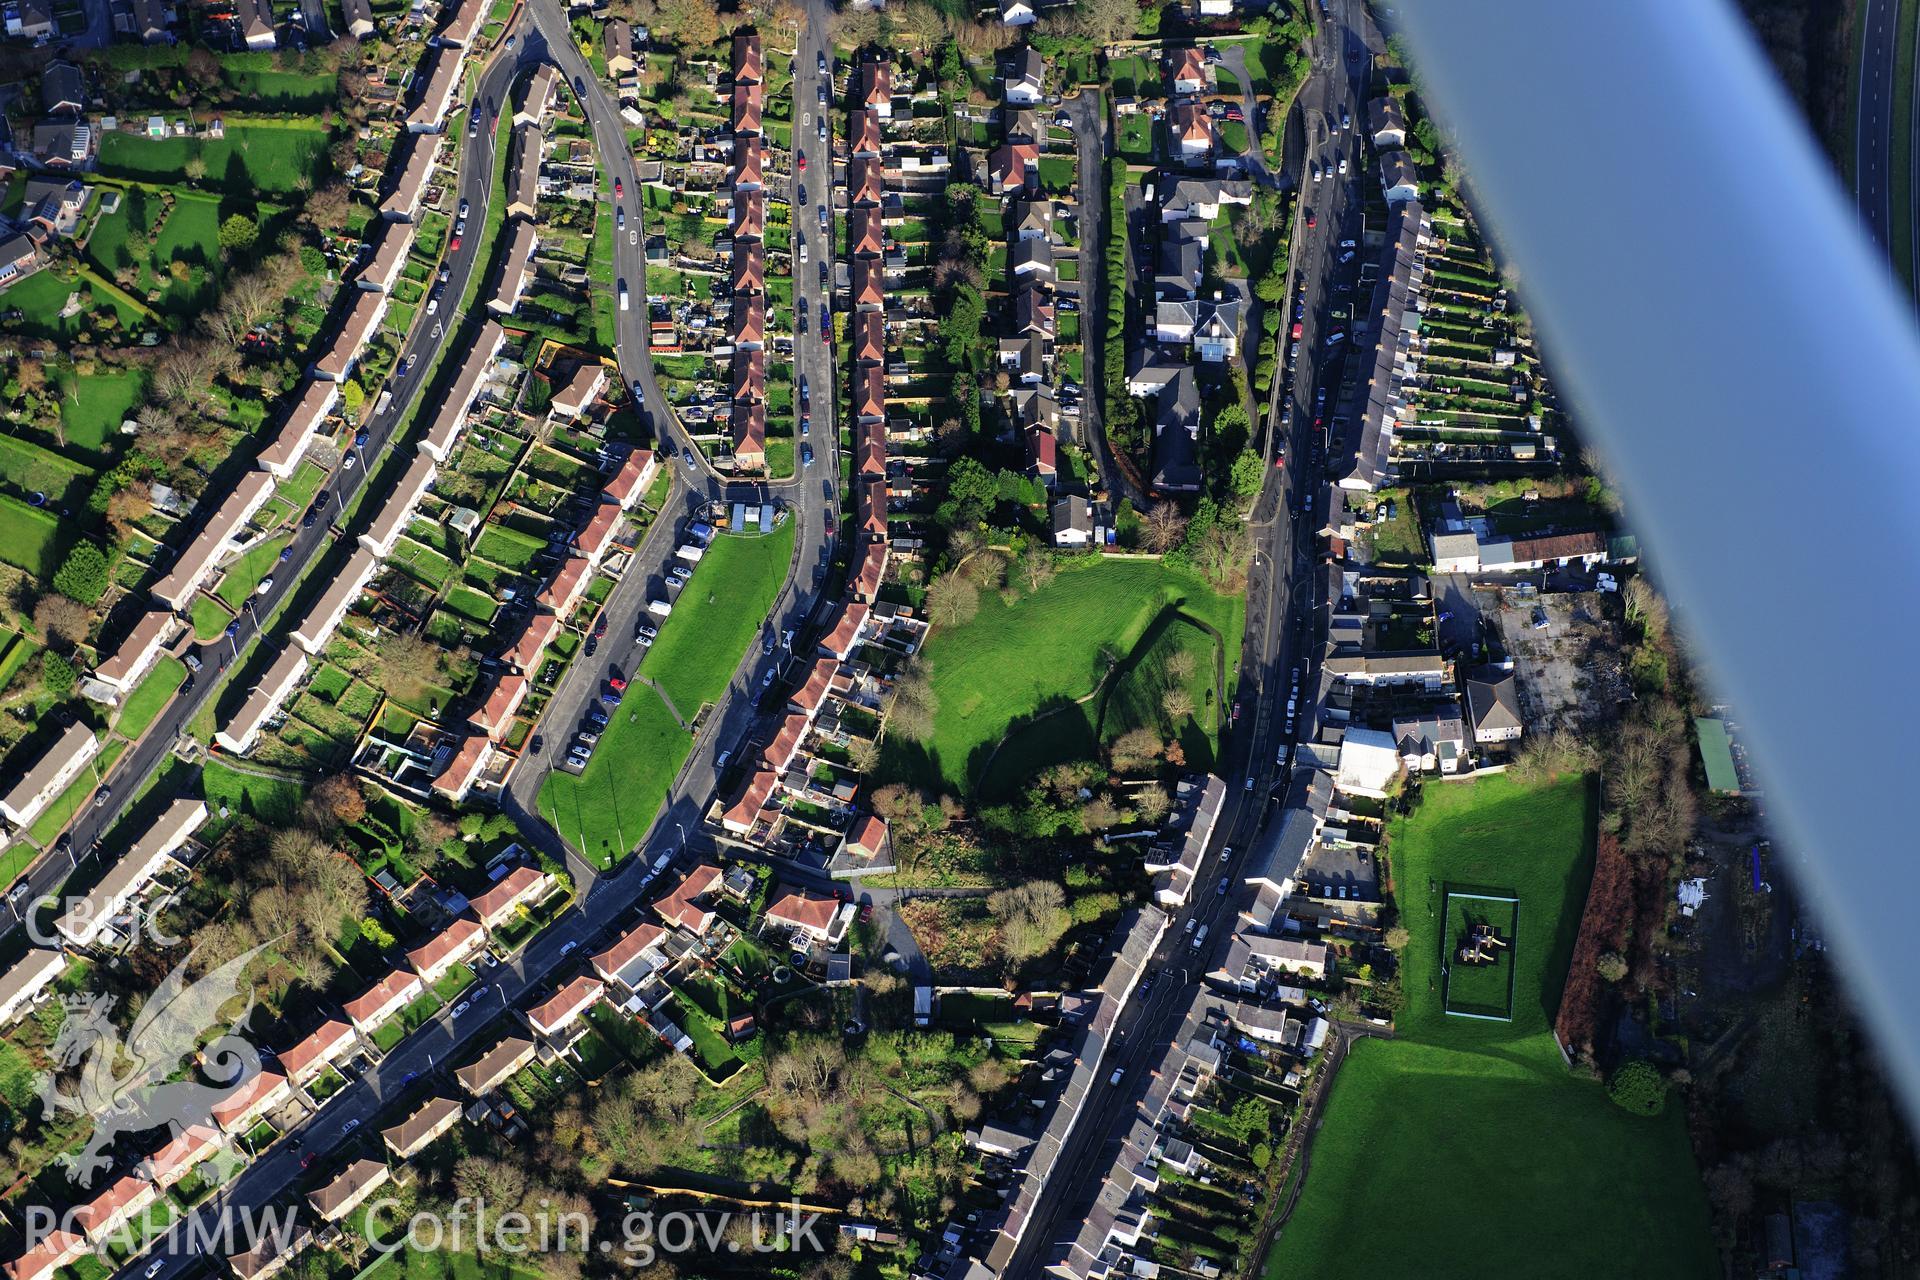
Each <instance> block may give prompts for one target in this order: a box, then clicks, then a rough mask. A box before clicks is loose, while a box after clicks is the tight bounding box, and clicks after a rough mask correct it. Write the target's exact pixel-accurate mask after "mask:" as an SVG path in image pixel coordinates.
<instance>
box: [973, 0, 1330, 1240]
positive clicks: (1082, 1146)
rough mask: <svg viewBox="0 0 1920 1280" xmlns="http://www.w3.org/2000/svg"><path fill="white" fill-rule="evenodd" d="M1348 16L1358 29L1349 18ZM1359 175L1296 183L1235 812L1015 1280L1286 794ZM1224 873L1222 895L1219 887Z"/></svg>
mask: <svg viewBox="0 0 1920 1280" xmlns="http://www.w3.org/2000/svg"><path fill="white" fill-rule="evenodd" d="M1349 6H1350V7H1351V15H1349ZM1331 10H1332V12H1331V14H1330V16H1329V17H1328V18H1327V19H1326V20H1324V21H1323V22H1322V23H1321V26H1320V29H1319V32H1318V34H1317V35H1316V37H1315V44H1314V72H1313V75H1312V77H1311V78H1310V79H1309V81H1308V83H1307V84H1306V85H1305V86H1304V87H1303V89H1302V91H1301V93H1300V97H1299V104H1300V105H1299V110H1300V111H1301V112H1302V114H1303V116H1304V117H1305V118H1306V122H1307V127H1308V130H1309V133H1308V137H1309V139H1310V140H1313V139H1315V138H1316V137H1317V139H1318V145H1317V147H1314V148H1311V149H1310V151H1309V154H1312V155H1317V156H1319V157H1320V158H1321V160H1322V168H1323V170H1324V169H1325V167H1326V164H1325V156H1326V155H1327V154H1329V153H1330V152H1331V151H1332V150H1336V149H1338V150H1342V151H1344V152H1345V153H1346V155H1347V157H1348V159H1349V161H1350V162H1352V161H1356V160H1358V158H1359V155H1360V152H1361V148H1360V146H1359V143H1358V141H1357V138H1358V132H1357V127H1356V129H1355V130H1351V131H1341V130H1340V129H1339V127H1338V125H1339V118H1340V111H1341V109H1342V108H1343V107H1344V108H1346V110H1347V111H1348V112H1349V114H1350V118H1351V119H1352V120H1354V121H1359V120H1361V119H1363V118H1364V111H1363V108H1364V106H1365V99H1364V97H1363V94H1364V92H1365V87H1366V83H1367V75H1368V60H1367V54H1366V45H1365V43H1364V41H1363V40H1362V38H1361V35H1360V32H1359V30H1358V29H1357V24H1359V23H1361V22H1363V21H1364V19H1363V17H1362V9H1361V4H1360V2H1359V0H1335V3H1333V4H1332V5H1331ZM1349 16H1351V22H1352V24H1354V25H1349ZM1329 122H1331V124H1329ZM1330 128H1331V131H1332V132H1331V135H1330V134H1329V129H1330ZM1315 129H1317V130H1318V133H1317V134H1315V133H1314V132H1313V130H1315ZM1303 164H1304V161H1303ZM1359 169H1360V165H1359V164H1357V163H1349V166H1348V170H1349V172H1348V174H1347V175H1346V176H1345V177H1344V178H1342V177H1341V176H1340V175H1339V174H1338V173H1336V174H1335V175H1334V176H1333V177H1330V178H1326V179H1324V180H1322V181H1321V182H1320V183H1318V184H1315V183H1313V182H1311V180H1310V179H1308V180H1307V181H1306V182H1305V183H1304V184H1303V183H1302V180H1301V179H1302V177H1303V176H1304V175H1296V176H1295V179H1294V183H1293V185H1294V187H1295V189H1296V190H1299V191H1301V192H1302V208H1303V209H1306V208H1311V209H1313V211H1314V214H1315V222H1316V225H1315V226H1314V227H1312V228H1308V227H1306V226H1305V214H1304V212H1303V213H1302V214H1301V216H1300V219H1299V221H1298V222H1297V223H1296V231H1297V239H1298V244H1297V246H1296V254H1295V258H1294V263H1295V270H1296V271H1297V272H1298V273H1299V279H1301V280H1303V281H1304V282H1305V285H1306V292H1305V294H1304V296H1303V299H1302V300H1303V301H1304V303H1305V312H1304V315H1303V316H1302V325H1303V327H1305V330H1306V331H1305V332H1304V333H1303V335H1302V338H1301V347H1300V352H1301V359H1300V365H1299V373H1298V377H1297V378H1296V379H1295V381H1294V386H1293V388H1292V392H1291V397H1290V398H1291V400H1292V402H1293V405H1294V417H1293V424H1292V428H1291V432H1290V433H1289V434H1286V435H1283V434H1282V433H1281V432H1280V431H1279V430H1278V429H1277V426H1276V429H1275V430H1273V431H1270V432H1269V433H1268V434H1269V437H1270V438H1269V441H1268V446H1267V456H1268V472H1269V476H1270V477H1271V479H1270V482H1269V483H1268V484H1267V486H1266V487H1265V489H1263V490H1262V492H1261V494H1260V498H1259V500H1258V501H1257V502H1256V503H1255V504H1254V508H1253V511H1252V513H1251V516H1250V518H1249V524H1250V529H1251V532H1252V534H1253V543H1254V550H1253V563H1252V566H1251V568H1250V571H1249V575H1248V586H1247V628H1246V637H1245V643H1244V645H1243V647H1242V652H1241V663H1240V672H1239V683H1238V686H1237V689H1238V692H1237V698H1238V705H1239V706H1240V707H1241V708H1242V710H1241V712H1240V718H1239V721H1238V723H1237V725H1236V730H1235V732H1234V734H1233V736H1232V739H1231V740H1230V742H1229V743H1228V747H1227V752H1226V756H1225V759H1224V760H1223V761H1222V770H1221V772H1222V776H1224V777H1225V778H1226V779H1227V784H1228V787H1229V791H1228V800H1227V804H1226V806H1225V808H1224V810H1223V812H1222V814H1221V820H1220V822H1219V824H1218V825H1217V826H1216V828H1215V831H1214V836H1213V839H1212V840H1211V841H1210V842H1209V844H1208V847H1207V851H1206V855H1205V857H1204V858H1203V860H1202V862H1201V866H1200V870H1199V872H1198V874H1197V875H1196V876H1195V878H1194V887H1193V898H1192V900H1191V901H1190V902H1188V903H1187V905H1186V906H1184V907H1182V908H1180V909H1179V910H1177V911H1174V912H1172V913H1171V917H1172V918H1171V923H1170V924H1169V926H1168V928H1167V931H1166V935H1165V938H1164V940H1163V941H1162V943H1161V945H1160V947H1159V949H1158V950H1157V951H1156V952H1155V954H1154V956H1153V958H1152V960H1150V961H1149V962H1148V965H1147V972H1148V973H1150V974H1154V975H1156V980H1155V981H1154V983H1153V985H1152V986H1151V987H1148V988H1147V989H1146V990H1145V991H1144V992H1140V991H1136V993H1135V996H1134V998H1133V999H1132V1000H1131V1001H1130V1002H1129V1003H1128V1005H1127V1007H1126V1008H1125V1009H1123V1010H1122V1011H1121V1013H1120V1016H1119V1018H1118V1019H1117V1020H1116V1022H1115V1027H1114V1035H1113V1038H1112V1039H1111V1040H1110V1041H1109V1042H1108V1049H1107V1052H1106V1056H1105V1057H1104V1058H1103V1059H1102V1061H1101V1062H1100V1069H1099V1071H1098V1072H1097V1074H1096V1076H1095V1079H1094V1083H1093V1086H1092V1088H1090V1089H1089V1090H1088V1092H1087V1096H1086V1099H1085V1100H1084V1102H1083V1103H1082V1106H1081V1120H1080V1122H1079V1123H1078V1124H1076V1125H1075V1126H1074V1128H1073V1130H1072V1132H1071V1134H1070V1135H1069V1136H1068V1139H1067V1142H1066V1144H1065V1145H1064V1146H1063V1147H1062V1149H1061V1150H1060V1152H1059V1153H1058V1154H1057V1155H1056V1157H1055V1159H1054V1163H1053V1170H1054V1172H1053V1175H1052V1177H1051V1178H1050V1179H1049V1180H1048V1183H1047V1186H1046V1190H1045V1191H1044V1193H1043V1194H1042V1196H1041V1199H1040V1202H1039V1204H1038V1206H1037V1207H1036V1208H1035V1211H1034V1214H1033V1218H1032V1220H1031V1221H1030V1222H1029V1223H1028V1224H1027V1228H1026V1231H1025V1233H1024V1235H1023V1236H1022V1237H1021V1242H1020V1247H1019V1249H1018V1250H1017V1251H1016V1252H1015V1254H1014V1256H1013V1259H1012V1261H1011V1263H1010V1264H1009V1265H1008V1266H1007V1267H1006V1269H1005V1270H1004V1271H1003V1272H1002V1274H1004V1275H1007V1276H1022V1277H1024V1276H1031V1275H1038V1274H1039V1273H1040V1271H1041V1269H1042V1268H1043V1267H1044V1266H1045V1265H1046V1264H1047V1262H1049V1261H1051V1260H1052V1258H1053V1257H1054V1256H1055V1255H1056V1253H1057V1252H1058V1250H1059V1249H1060V1247H1061V1246H1062V1245H1063V1244H1064V1243H1065V1242H1069V1241H1071V1240H1073V1239H1074V1237H1075V1236H1076V1235H1077V1234H1078V1233H1079V1230H1080V1226H1081V1223H1082V1222H1083V1221H1084V1219H1085V1217H1086V1214H1087V1212H1088V1210H1089V1208H1090V1207H1091V1204H1092V1201H1093V1198H1094V1196H1095V1195H1096V1194H1097V1193H1098V1191H1099V1188H1100V1183H1101V1181H1102V1180H1103V1179H1104V1178H1105V1176H1106V1174H1107V1171H1108V1170H1109V1169H1110V1168H1111V1167H1112V1164H1113V1161H1114V1158H1115V1157H1116V1156H1117V1155H1118V1153H1119V1149H1120V1143H1121V1138H1122V1135H1123V1134H1124V1132H1125V1131H1126V1129H1127V1127H1128V1126H1129V1125H1131V1124H1132V1121H1133V1115H1134V1112H1135V1107H1136V1106H1137V1104H1138V1102H1139V1098H1140V1095H1141V1093H1142V1092H1143V1091H1144V1089H1145V1088H1146V1083H1147V1082H1146V1079H1145V1074H1146V1069H1147V1068H1148V1067H1150V1066H1151V1065H1152V1064H1153V1063H1154V1062H1156V1061H1157V1060H1158V1058H1159V1056H1160V1054H1161V1053H1162V1052H1164V1051H1165V1050H1166V1048H1167V1047H1168V1045H1169V1044H1170V1043H1171V1041H1172V1039H1173V1037H1174V1036H1175V1035H1176V1034H1177V1033H1178V1031H1179V1029H1180V1025H1181V1022H1182V1020H1183V1019H1184V1017H1185V1016H1186V1011H1187V1009H1188V1008H1189V1006H1190V1005H1191V1003H1192V1000H1193V996H1194V993H1195V990H1196V988H1197V987H1198V986H1200V985H1201V984H1202V983H1203V982H1204V975H1205V974H1206V972H1207V971H1208V970H1209V969H1210V968H1211V967H1212V963H1213V960H1214V958H1215V957H1216V956H1217V955H1218V953H1220V952H1221V951H1224V950H1225V949H1226V947H1227V946H1228V945H1229V943H1230V936H1231V934H1232V932H1233V927H1234V923H1235V920H1236V918H1237V916H1238V913H1239V910H1240V908H1241V906H1242V904H1243V902H1244V900H1245V898H1246V896H1247V893H1248V890H1247V889H1246V887H1245V885H1244V884H1243V883H1240V882H1239V879H1238V878H1239V876H1240V874H1241V872H1242V870H1243V868H1242V867H1241V863H1242V862H1243V861H1244V859H1245V857H1246V854H1247V849H1248V847H1249V846H1250V845H1251V844H1252V843H1253V841H1254V837H1255V834H1256V833H1257V832H1258V831H1259V829H1260V827H1261V825H1262V824H1263V822H1265V821H1266V820H1267V819H1268V818H1269V817H1270V816H1272V815H1273V812H1274V811H1275V810H1276V809H1277V808H1278V806H1279V804H1280V803H1281V802H1282V801H1283V800H1284V798H1285V795H1286V791H1287V783H1288V777H1289V774H1290V772H1291V765H1292V759H1293V738H1294V735H1293V733H1292V731H1291V730H1292V724H1291V722H1290V721H1289V720H1288V719H1287V717H1286V715H1285V710H1284V708H1285V703H1286V699H1287V697H1288V693H1289V689H1290V687H1291V681H1292V676H1293V673H1294V672H1296V671H1297V672H1298V673H1299V674H1300V685H1301V696H1302V698H1303V699H1304V698H1305V697H1306V696H1308V695H1307V692H1306V691H1307V690H1308V689H1309V688H1311V687H1312V678H1313V677H1312V672H1311V667H1312V666H1313V664H1315V663H1316V662H1317V660H1318V659H1317V655H1316V652H1315V645H1314V643H1313V641H1314V637H1315V634H1316V631H1317V629H1318V628H1319V627H1320V626H1321V625H1322V619H1321V617H1320V615H1319V612H1318V611H1319V609H1320V607H1321V606H1322V605H1324V603H1325V602H1324V601H1319V600H1316V599H1315V585H1314V584H1315V580H1316V578H1315V565H1314V560H1313V555H1312V548H1313V545H1314V530H1313V528H1312V520H1313V511H1314V509H1315V506H1314V504H1315V499H1316V498H1317V496H1318V494H1319V492H1320V490H1321V488H1322V487H1323V486H1324V484H1325V482H1326V477H1325V474H1324V471H1323V466H1324V462H1323V459H1324V449H1323V448H1322V447H1320V442H1319V441H1318V440H1317V439H1316V438H1317V437H1318V436H1319V432H1318V431H1317V430H1316V429H1315V427H1314V425H1313V420H1314V414H1313V412H1312V409H1313V400H1314V390H1315V386H1316V383H1321V384H1324V382H1325V381H1328V380H1331V379H1332V378H1333V377H1334V374H1333V370H1335V369H1337V368H1338V366H1339V362H1338V361H1337V360H1330V359H1327V358H1325V353H1326V352H1327V351H1328V350H1329V348H1327V347H1325V346H1324V344H1323V343H1322V341H1321V339H1320V338H1319V336H1318V331H1317V328H1316V327H1315V326H1316V324H1321V325H1323V324H1324V322H1325V321H1324V315H1323V314H1322V313H1324V310H1325V307H1326V305H1327V304H1328V302H1330V301H1331V300H1332V298H1333V296H1334V295H1333V293H1332V292H1331V290H1332V288H1333V277H1334V276H1335V275H1336V273H1338V272H1339V271H1341V270H1342V269H1343V268H1344V267H1345V266H1346V265H1347V264H1342V263H1340V261H1339V257H1340V255H1341V254H1342V253H1344V252H1345V250H1344V249H1342V248H1340V241H1341V240H1343V239H1352V240H1358V239H1359V234H1360V233H1359V227H1360V220H1361V215H1362V203H1361V198H1360V190H1359V182H1360V179H1359ZM1349 274H1350V273H1349ZM1294 296H1297V295H1295V294H1294V293H1292V292H1291V291H1290V293H1289V302H1288V303H1287V304H1285V305H1287V306H1289V307H1291V306H1292V302H1291V299H1292V298H1293V297H1294ZM1288 314H1289V316H1291V311H1289V313H1288ZM1289 325H1290V321H1289ZM1337 397H1338V389H1337V388H1336V387H1332V386H1328V387H1327V399H1328V401H1329V402H1330V403H1331V402H1333V401H1335V400H1336V399H1337ZM1329 411H1330V410H1329ZM1276 452H1282V453H1283V454H1284V460H1285V461H1284V466H1281V467H1277V468H1276V467H1274V466H1273V465H1272V462H1273V458H1274V455H1275V453H1276ZM1222 880H1224V881H1225V884H1226V888H1227V891H1226V892H1224V893H1222V892H1220V891H1219V885H1220V882H1221V881H1222ZM1189 921H1191V922H1192V923H1193V928H1194V930H1195V932H1196V933H1197V932H1198V929H1199V927H1200V926H1201V925H1205V926H1207V927H1208V943H1209V945H1208V946H1205V947H1201V948H1195V947H1193V946H1192V945H1191V942H1192V938H1193V936H1194V935H1192V934H1189V933H1188V932H1187V928H1188V922H1189ZM1143 985H1145V984H1144V983H1143ZM1116 1068H1118V1069H1119V1070H1120V1071H1121V1076H1120V1080H1119V1082H1118V1083H1117V1084H1116V1083H1113V1072H1114V1070H1115V1069H1116Z"/></svg>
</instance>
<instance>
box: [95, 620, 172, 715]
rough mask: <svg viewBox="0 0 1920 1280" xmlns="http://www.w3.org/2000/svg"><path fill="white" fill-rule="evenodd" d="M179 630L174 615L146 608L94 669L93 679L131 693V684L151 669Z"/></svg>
mask: <svg viewBox="0 0 1920 1280" xmlns="http://www.w3.org/2000/svg"><path fill="white" fill-rule="evenodd" d="M180 631H181V623H180V619H179V618H178V617H177V616H175V615H174V614H172V613H169V612H168V611H167V610H165V609H149V610H148V611H147V612H146V613H144V614H142V615H141V618H140V621H138V622H136V623H134V624H133V630H131V631H129V632H128V633H127V634H126V638H125V639H123V640H121V641H120V643H119V644H118V645H116V646H115V647H114V650H113V653H112V654H111V655H110V656H109V657H108V658H107V659H106V661H104V662H102V663H101V664H100V665H99V666H97V667H95V668H94V669H93V678H94V679H95V680H98V681H99V682H100V683H101V684H104V685H109V686H111V687H112V688H113V689H114V690H115V691H116V692H118V693H121V694H127V693H131V692H133V689H134V686H135V685H137V684H139V683H140V681H141V680H143V679H145V678H146V674H147V672H149V671H151V670H153V664H154V663H156V662H158V661H160V655H161V654H163V653H165V652H166V651H167V646H168V645H170V644H172V643H173V641H174V639H175V637H177V636H178V635H179V634H180Z"/></svg>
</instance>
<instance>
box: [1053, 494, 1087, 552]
mask: <svg viewBox="0 0 1920 1280" xmlns="http://www.w3.org/2000/svg"><path fill="white" fill-rule="evenodd" d="M1092 541H1093V509H1092V508H1091V507H1090V506H1088V505H1087V500H1086V499H1085V498H1083V497H1081V496H1080V495H1079V494H1071V495H1069V496H1067V497H1065V498H1056V499H1055V500H1054V503H1053V545H1054V546H1056V547H1084V546H1087V545H1089V544H1090V543H1092Z"/></svg>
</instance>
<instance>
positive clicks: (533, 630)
mask: <svg viewBox="0 0 1920 1280" xmlns="http://www.w3.org/2000/svg"><path fill="white" fill-rule="evenodd" d="M559 634H560V619H559V618H558V617H556V616H555V615H553V614H551V613H536V614H534V615H533V616H532V617H530V618H528V619H527V625H526V627H525V628H523V629H522V630H521V632H520V638H519V639H518V640H515V641H514V642H513V648H512V649H510V650H508V651H507V654H506V659H507V661H508V662H511V663H512V664H513V665H514V666H516V667H518V668H519V669H520V670H521V671H522V672H524V673H526V674H527V675H532V674H533V672H534V667H535V665H536V664H537V663H538V662H539V661H540V655H541V654H542V653H543V652H545V651H546V647H547V645H548V644H549V643H551V642H552V640H553V638H554V637H555V636H557V635H559Z"/></svg>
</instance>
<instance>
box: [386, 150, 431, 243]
mask: <svg viewBox="0 0 1920 1280" xmlns="http://www.w3.org/2000/svg"><path fill="white" fill-rule="evenodd" d="M439 150H440V139H439V138H438V137H437V136H434V135H431V134H414V133H408V134H402V135H401V136H400V137H399V138H397V139H395V140H394V145H393V150H392V151H390V152H388V153H387V171H388V172H390V173H397V174H398V175H399V176H398V178H397V179H396V180H395V181H394V184H393V190H392V191H391V192H390V193H389V194H388V195H387V198H386V199H385V200H382V201H381V202H380V213H381V215H382V216H383V217H387V218H391V219H393V220H394V221H396V222H412V221H413V220H414V219H415V218H417V217H419V216H420V203H421V201H422V200H423V199H425V197H426V194H427V183H428V182H430V181H431V180H432V179H433V171H434V170H435V169H436V168H437V167H438V166H439ZM396 156H397V157H399V161H400V162H399V165H398V166H397V167H396V166H395V164H394V159H395V157H396Z"/></svg>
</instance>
